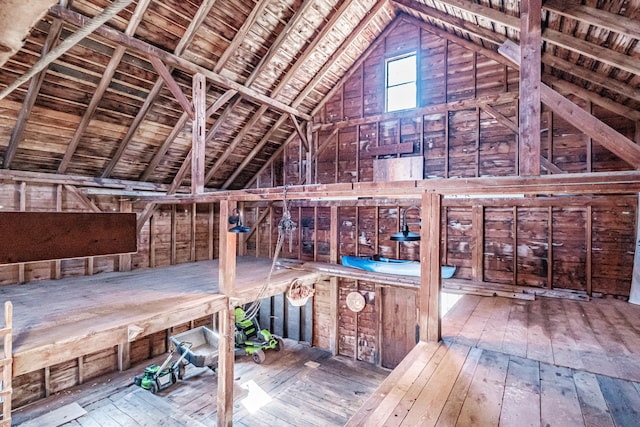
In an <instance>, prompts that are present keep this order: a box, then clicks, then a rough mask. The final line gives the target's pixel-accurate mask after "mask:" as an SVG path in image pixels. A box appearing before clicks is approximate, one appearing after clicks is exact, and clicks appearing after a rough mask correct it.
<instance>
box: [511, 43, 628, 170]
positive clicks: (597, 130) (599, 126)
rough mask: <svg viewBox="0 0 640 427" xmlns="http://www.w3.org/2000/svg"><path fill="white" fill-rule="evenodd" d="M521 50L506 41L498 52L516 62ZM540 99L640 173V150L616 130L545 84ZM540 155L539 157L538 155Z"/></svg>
mask: <svg viewBox="0 0 640 427" xmlns="http://www.w3.org/2000/svg"><path fill="white" fill-rule="evenodd" d="M519 50H520V47H519V46H518V45H517V44H515V43H514V42H512V41H510V40H507V41H506V42H505V43H504V44H503V45H502V46H500V49H499V52H500V53H501V54H502V55H504V56H505V57H507V58H509V59H511V60H512V61H514V62H517V61H519V58H520V53H519ZM540 98H541V100H542V102H544V103H545V104H546V105H547V106H549V108H551V109H552V110H553V111H554V112H555V113H557V114H558V115H559V116H560V117H562V118H563V119H565V120H566V121H567V122H569V123H570V124H571V125H573V126H574V127H576V128H577V129H579V130H581V131H582V132H584V133H585V134H586V135H587V136H589V137H591V138H593V139H595V140H596V141H598V142H599V143H600V144H601V145H602V146H603V147H604V148H606V149H608V150H609V151H611V152H612V153H613V154H615V155H616V156H618V157H620V158H621V159H622V160H624V161H626V162H627V163H629V164H630V165H631V166H633V167H634V168H636V169H640V146H638V145H637V144H636V143H635V142H633V141H632V140H630V139H629V138H627V137H626V136H624V135H622V134H620V133H619V132H618V131H616V130H615V129H613V128H611V127H610V126H608V125H606V124H605V123H603V122H601V121H600V120H598V119H596V118H595V117H593V116H592V115H591V114H589V113H588V112H586V111H584V110H583V109H582V108H580V107H579V106H577V105H576V104H574V103H573V102H571V101H569V100H568V99H567V98H565V97H563V96H562V95H560V94H559V93H558V92H556V91H555V90H553V89H551V88H550V87H549V86H547V85H545V84H544V83H541V84H540ZM538 155H539V153H538Z"/></svg>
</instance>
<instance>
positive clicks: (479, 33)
mask: <svg viewBox="0 0 640 427" xmlns="http://www.w3.org/2000/svg"><path fill="white" fill-rule="evenodd" d="M393 2H394V3H396V4H398V5H400V6H402V7H404V8H405V9H406V10H411V11H414V12H416V13H418V14H419V15H420V16H421V17H422V18H429V19H435V20H436V21H439V22H442V23H444V24H447V25H450V26H451V27H453V28H455V29H457V30H459V31H463V32H466V33H469V34H470V35H472V36H474V37H478V38H479V39H481V40H484V41H487V42H491V43H493V44H496V45H500V44H502V43H504V42H505V40H506V39H507V37H506V36H505V35H503V34H500V33H497V32H494V31H491V30H489V29H487V28H484V27H481V26H480V25H477V24H475V23H473V22H469V21H467V20H465V19H462V18H458V17H456V16H452V15H448V14H446V13H444V12H441V11H439V10H438V9H435V8H433V7H429V6H427V5H426V4H423V3H418V2H416V1H414V0H393Z"/></svg>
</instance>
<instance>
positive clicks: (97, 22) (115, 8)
mask: <svg viewBox="0 0 640 427" xmlns="http://www.w3.org/2000/svg"><path fill="white" fill-rule="evenodd" d="M132 1H133V0H115V1H114V2H113V3H111V4H110V5H109V6H107V7H106V8H105V9H104V10H103V11H102V12H101V13H100V14H99V15H97V16H96V17H95V18H93V19H89V18H86V17H84V18H85V19H84V20H83V21H82V23H81V24H80V25H77V26H78V27H81V28H80V29H79V30H78V31H76V32H75V33H73V34H72V35H71V36H69V37H68V38H67V39H65V40H64V41H63V42H62V43H60V44H59V45H58V46H56V47H55V48H54V49H52V50H51V51H49V53H47V54H46V55H45V56H42V57H40V59H38V61H37V62H36V63H35V64H34V65H33V67H31V68H30V69H29V70H28V71H27V72H26V73H24V74H23V75H21V76H20V77H18V78H17V79H16V80H14V81H13V82H12V83H10V84H9V85H8V86H7V87H6V88H5V89H4V90H3V91H2V92H0V100H2V99H4V98H6V97H7V95H9V94H10V93H12V92H13V91H14V90H16V89H17V88H19V87H20V86H22V84H23V83H26V82H27V81H29V79H30V78H31V77H33V76H35V75H36V74H38V73H39V72H40V71H42V70H44V69H45V68H47V67H48V66H49V64H51V63H52V62H53V61H55V60H56V59H58V58H59V57H61V56H62V55H64V54H65V53H66V52H67V51H68V50H69V49H71V48H72V47H73V46H75V45H76V44H77V43H78V42H79V41H80V40H82V39H83V38H85V37H86V36H88V35H89V34H91V33H92V32H94V31H96V29H97V28H100V27H101V26H103V24H104V23H106V22H107V21H108V20H110V19H111V18H113V17H114V16H116V15H117V14H118V13H120V12H121V11H122V10H123V9H124V8H125V7H127V6H128V5H129V4H130V3H131V2H132ZM53 8H57V9H58V10H62V11H66V12H70V11H69V10H68V9H67V8H65V7H63V6H61V5H56V6H53ZM57 18H59V19H64V18H62V17H57Z"/></svg>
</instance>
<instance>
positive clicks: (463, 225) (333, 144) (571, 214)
mask: <svg viewBox="0 0 640 427" xmlns="http://www.w3.org/2000/svg"><path fill="white" fill-rule="evenodd" d="M411 51H416V52H417V53H418V58H419V64H420V65H419V67H420V79H421V80H420V85H419V86H420V87H419V99H420V102H419V108H418V109H417V110H412V111H406V112H397V113H393V114H384V111H383V110H384V89H383V88H384V78H385V77H384V64H385V60H386V59H387V58H390V57H393V56H395V55H399V54H404V53H407V52H411ZM565 95H566V96H567V97H568V98H569V99H570V100H571V101H573V102H574V103H576V104H578V105H579V106H581V107H582V108H584V109H585V110H587V111H591V113H592V114H593V115H594V116H595V117H597V118H598V119H600V120H602V121H603V122H605V123H607V124H608V125H610V126H611V127H613V128H615V129H616V130H618V131H619V132H620V133H622V134H624V135H626V136H628V137H630V138H634V137H635V133H636V128H637V124H636V123H634V122H633V121H632V120H629V119H627V118H625V117H621V116H618V115H616V114H614V113H611V112H609V111H607V110H604V109H603V108H600V107H598V106H596V105H592V104H591V103H590V102H588V101H586V100H583V99H580V98H578V97H577V96H574V95H572V94H565ZM517 114H518V71H517V70H515V69H513V68H511V67H509V66H506V65H503V64H502V63H499V62H497V61H495V60H494V59H491V58H489V57H487V56H485V55H483V54H482V52H473V51H470V50H468V49H466V47H465V46H462V45H461V44H458V43H456V42H455V41H452V40H445V39H443V38H440V37H439V36H436V35H434V34H433V33H430V32H429V31H427V30H426V29H424V28H421V26H420V25H419V24H416V25H402V26H398V27H397V28H395V29H394V30H393V31H392V32H391V33H389V34H388V35H387V37H386V38H385V39H384V40H383V41H382V42H381V43H378V45H377V48H375V49H374V50H373V51H372V52H371V53H370V54H369V56H368V57H367V58H366V59H365V60H364V61H362V62H361V63H360V64H359V65H358V66H357V68H356V69H354V70H353V72H352V73H351V74H350V77H349V78H348V79H347V80H346V81H344V82H343V84H342V86H341V87H340V88H339V89H338V90H337V91H336V92H335V95H334V96H333V98H331V99H328V100H327V101H326V103H325V104H324V107H323V108H322V109H321V110H319V112H318V114H317V115H316V117H314V132H313V145H314V147H316V149H315V151H314V157H313V159H312V162H311V164H308V163H307V162H306V161H305V160H304V159H305V155H304V153H303V152H302V145H301V144H300V142H299V141H297V140H294V141H292V143H291V144H290V145H289V146H288V147H287V149H286V150H285V151H284V152H283V154H282V156H281V158H280V159H279V161H277V162H273V164H272V167H271V168H268V169H266V170H265V171H264V172H263V173H262V175H261V176H260V177H259V178H258V180H257V186H258V187H270V186H278V185H286V184H298V183H301V182H304V180H305V177H306V176H308V173H307V168H311V176H313V178H314V182H315V183H339V182H367V181H368V182H370V181H373V179H374V178H373V175H374V174H373V160H374V159H375V158H385V157H398V156H402V157H406V156H422V157H423V158H424V179H433V178H455V177H482V176H513V175H517V172H516V171H517V170H518V165H517V158H518V147H517V127H518V125H517V123H518V116H517ZM541 128H542V133H541V143H542V144H541V145H542V147H541V151H542V153H541V154H542V156H543V157H544V159H547V160H549V161H550V162H551V163H553V164H554V165H555V166H556V167H557V168H558V169H560V171H555V172H556V173H558V172H567V173H577V172H603V171H613V170H628V169H629V168H630V167H629V165H627V164H626V163H624V162H623V161H620V160H619V159H618V158H616V156H614V155H613V154H611V153H610V152H609V151H607V150H606V149H604V148H603V147H602V146H601V145H600V144H598V143H597V142H596V141H592V140H591V139H590V138H588V137H587V136H586V135H584V134H583V133H581V132H580V131H579V130H577V129H576V128H575V127H573V126H572V125H571V124H569V123H568V122H566V121H565V120H564V119H562V118H560V117H558V116H557V115H555V114H553V113H552V112H551V111H550V110H548V109H546V107H544V106H543V112H542V117H541ZM399 144H403V145H402V147H403V151H402V153H403V154H400V155H398V154H396V153H397V152H398V148H399V147H400V145H399ZM407 146H409V147H411V146H412V147H413V148H412V149H409V150H407V148H406V147H407ZM407 151H408V152H407ZM543 173H546V172H545V171H544V170H543ZM346 203H348V202H344V201H343V202H342V203H341V207H340V208H339V237H338V255H370V254H374V253H379V254H382V255H384V256H389V257H395V258H403V259H418V257H419V245H418V244H417V243H402V244H397V243H395V242H391V241H390V240H389V236H390V235H391V234H392V233H394V232H395V231H397V230H398V224H399V209H401V208H406V207H407V206H383V205H381V206H359V207H350V206H345V204H346ZM443 206H444V212H443V225H446V227H443V236H442V245H443V251H442V253H443V259H442V262H443V264H449V265H455V266H457V267H458V271H457V273H456V277H457V278H461V279H469V280H474V281H476V282H489V283H502V284H518V285H525V286H534V287H541V288H547V289H549V288H552V289H571V290H578V291H585V292H587V293H588V294H590V295H597V294H598V293H602V294H609V295H616V296H622V297H624V296H628V294H629V288H630V283H631V272H632V266H633V254H634V249H635V230H636V224H635V222H636V217H637V216H636V209H637V196H636V195H629V196H628V197H627V196H624V197H620V196H616V197H605V196H600V197H572V196H570V195H568V196H567V197H547V198H543V199H541V198H535V199H531V198H528V197H527V198H522V199H518V200H515V199H510V200H504V199H497V198H493V199H478V200H473V199H471V200H465V201H459V200H455V199H453V200H448V199H445V200H444V202H443ZM293 214H294V216H296V217H297V221H300V222H301V223H303V224H304V223H305V222H306V223H309V222H312V221H313V222H314V224H320V223H322V222H324V223H327V222H328V221H329V219H328V218H329V208H327V207H323V206H321V205H318V207H301V208H298V209H297V210H296V209H293ZM414 219H415V218H414ZM423 220H427V219H425V218H423ZM325 229H326V227H325V228H323V230H322V231H321V232H319V233H318V232H316V233H315V234H313V233H308V232H301V234H300V235H299V238H300V239H304V238H303V236H305V235H307V236H308V237H307V238H306V239H305V240H306V241H303V242H302V244H301V247H300V248H299V249H298V252H297V253H296V250H295V249H294V251H293V253H290V254H288V256H292V257H299V258H301V259H314V260H318V261H326V260H328V254H329V250H328V249H327V248H326V245H327V244H328V243H329V237H328V236H326V235H325V231H324V230H325ZM316 231H317V230H316ZM261 241H262V242H265V238H264V237H262V239H261ZM478 245H479V247H480V248H481V249H477V248H478ZM474 249H475V250H474ZM261 250H262V251H265V250H266V249H265V248H262V249H261ZM353 290H358V291H360V292H361V293H362V294H364V295H366V296H367V301H368V304H367V306H366V308H365V310H364V311H362V312H360V313H358V314H354V313H352V312H351V311H349V310H348V309H347V308H346V303H345V297H346V295H347V294H348V293H349V292H351V291H353ZM400 294H402V295H400ZM383 295H384V298H381V297H382V296H383ZM327 297H328V295H323V294H320V295H318V296H317V297H316V311H317V313H316V314H315V315H316V319H319V318H321V319H323V320H326V316H327V314H326V313H322V312H318V311H319V310H321V309H322V307H321V306H319V305H318V304H319V302H320V301H321V300H322V298H327ZM338 304H339V305H338V312H339V314H338V318H339V320H338V326H339V335H338V345H337V349H338V352H339V353H341V354H344V355H349V356H353V357H355V358H358V359H361V360H368V361H376V362H381V363H382V365H384V366H394V365H395V363H397V361H399V360H400V358H401V356H402V353H403V351H404V349H403V348H402V347H403V345H404V347H405V348H410V347H411V346H412V341H413V340H414V331H413V330H404V329H406V328H404V326H403V328H404V329H403V330H396V329H395V327H394V326H393V325H397V324H399V323H402V322H404V324H405V325H408V327H409V329H411V327H412V325H414V324H415V298H414V293H413V292H412V291H407V290H394V289H390V288H382V287H380V286H377V285H375V284H372V283H365V282H362V281H361V282H356V281H350V280H341V281H340V284H339V291H338ZM325 306H328V305H327V304H325ZM323 316H324V317H323ZM389 317H391V318H392V319H389ZM322 332H323V331H322V330H321V329H318V328H316V331H315V333H316V335H315V339H316V344H319V345H322V346H325V347H328V346H329V344H330V343H329V342H328V340H329V338H328V337H325V336H323V335H322ZM385 338H386V339H394V338H395V339H397V340H398V341H396V343H395V344H396V345H397V346H398V347H400V349H399V350H398V354H397V355H396V354H384V353H383V350H382V349H388V347H389V346H386V345H381V341H384V340H385ZM387 353H388V352H387Z"/></svg>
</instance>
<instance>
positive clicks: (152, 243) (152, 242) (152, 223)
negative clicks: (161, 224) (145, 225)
mask: <svg viewBox="0 0 640 427" xmlns="http://www.w3.org/2000/svg"><path fill="white" fill-rule="evenodd" d="M155 228H156V216H155V215H151V218H149V267H150V268H153V267H155V266H156V235H155V234H154V232H153V230H155Z"/></svg>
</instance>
